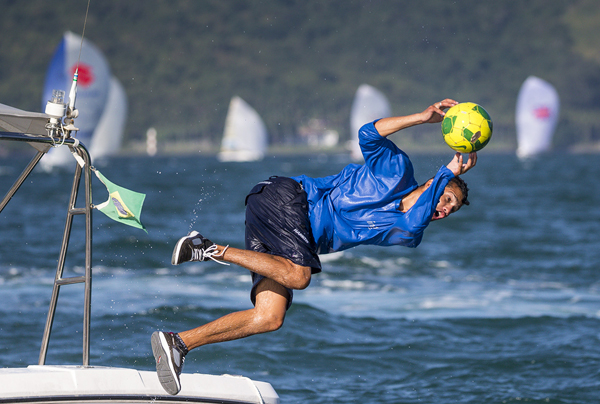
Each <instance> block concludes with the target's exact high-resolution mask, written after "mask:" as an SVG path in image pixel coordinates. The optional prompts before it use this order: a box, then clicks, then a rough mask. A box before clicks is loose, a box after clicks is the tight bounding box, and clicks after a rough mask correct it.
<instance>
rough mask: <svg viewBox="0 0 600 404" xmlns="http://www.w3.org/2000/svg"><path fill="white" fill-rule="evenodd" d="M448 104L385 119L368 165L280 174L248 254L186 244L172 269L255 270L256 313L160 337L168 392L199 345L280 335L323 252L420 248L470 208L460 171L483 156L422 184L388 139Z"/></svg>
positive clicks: (193, 240) (256, 208) (258, 192)
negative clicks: (206, 265)
mask: <svg viewBox="0 0 600 404" xmlns="http://www.w3.org/2000/svg"><path fill="white" fill-rule="evenodd" d="M456 104H458V103H457V102H456V101H454V100H451V99H445V100H443V101H441V102H439V103H436V104H434V105H431V106H429V107H428V108H427V109H425V110H424V111H423V112H421V113H416V114H412V115H407V116H400V117H392V118H383V119H380V120H377V121H375V122H372V123H367V124H366V125H364V126H363V127H362V128H361V129H360V131H359V143H360V147H361V150H362V153H363V157H364V159H365V164H364V165H358V164H350V165H348V166H346V167H345V168H344V169H343V170H342V171H341V172H340V173H338V174H335V175H332V176H329V177H324V178H310V177H307V176H305V175H301V176H297V177H292V178H287V177H271V178H269V179H268V180H265V181H262V182H260V183H258V184H257V185H256V186H255V187H254V188H252V190H251V191H250V193H249V195H248V196H247V197H246V249H238V248H233V247H229V246H222V245H219V244H215V243H213V242H212V241H210V240H209V239H207V238H205V237H203V236H202V235H201V234H200V233H198V232H197V231H192V232H191V233H189V234H188V235H187V236H185V237H182V238H181V239H179V241H178V242H177V244H176V246H175V249H174V251H173V256H172V260H171V261H172V264H174V265H178V264H181V263H183V262H188V261H207V260H214V261H217V262H219V263H232V264H236V265H239V266H241V267H243V268H246V269H248V270H250V271H251V272H252V280H253V285H252V289H251V292H250V298H251V301H252V303H253V304H254V308H252V309H249V310H245V311H239V312H234V313H231V314H228V315H226V316H224V317H221V318H219V319H216V320H214V321H212V322H210V323H208V324H204V325H201V326H199V327H197V328H194V329H192V330H188V331H183V332H179V333H173V332H162V331H156V332H154V333H153V334H152V338H151V342H152V351H153V354H154V357H155V359H156V370H157V373H158V378H159V380H160V382H161V384H162V386H163V387H164V389H165V390H166V391H167V392H168V393H170V394H177V393H178V392H179V391H180V389H181V384H180V381H179V375H180V373H181V369H182V366H183V361H184V358H185V355H186V354H187V353H188V352H189V351H190V350H192V349H194V348H197V347H199V346H202V345H207V344H213V343H216V342H224V341H231V340H235V339H239V338H244V337H248V336H250V335H254V334H259V333H264V332H269V331H275V330H277V329H279V328H280V327H281V326H282V324H283V320H284V318H285V314H286V311H287V309H288V308H289V307H290V305H291V303H292V298H293V290H294V289H304V288H306V287H307V286H308V285H309V283H310V279H311V275H312V274H315V273H318V272H321V263H320V261H319V256H318V254H327V253H331V252H334V251H342V250H346V249H348V248H351V247H354V246H357V245H361V244H375V245H380V246H393V245H402V246H406V247H417V246H418V245H419V244H420V243H421V239H422V237H423V231H424V230H425V228H426V227H427V226H428V225H429V223H430V222H431V221H435V220H440V219H443V218H446V217H448V216H449V215H451V214H453V213H454V212H456V211H458V210H459V209H460V208H461V207H462V206H463V205H468V204H469V202H468V199H467V197H468V188H467V186H466V184H465V183H464V181H463V180H462V179H461V178H460V177H459V175H461V174H464V173H466V172H467V171H469V170H470V169H471V168H473V167H474V166H475V164H476V162H477V154H476V153H474V152H473V153H470V154H469V159H468V161H467V162H466V163H464V164H463V157H462V155H461V154H460V153H456V154H455V156H454V158H453V159H452V161H450V163H449V164H448V165H447V166H442V167H441V168H440V169H439V170H438V171H437V173H436V174H435V176H434V177H432V178H430V179H429V180H428V181H426V182H425V183H424V184H422V185H418V183H417V182H416V180H415V178H414V172H413V166H412V163H411V161H410V159H409V157H408V155H406V154H405V153H404V152H403V151H402V150H400V149H399V148H398V147H397V146H396V145H395V144H394V143H393V142H392V141H391V140H389V139H388V138H387V137H388V136H389V135H391V134H393V133H396V132H398V131H400V130H402V129H405V128H408V127H411V126H415V125H420V124H423V123H436V122H441V121H442V119H443V116H444V110H445V109H447V108H450V107H452V106H454V105H456Z"/></svg>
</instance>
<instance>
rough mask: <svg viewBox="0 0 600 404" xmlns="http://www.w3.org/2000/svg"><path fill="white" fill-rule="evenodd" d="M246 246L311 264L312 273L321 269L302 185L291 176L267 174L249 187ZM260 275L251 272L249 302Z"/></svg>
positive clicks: (248, 248)
mask: <svg viewBox="0 0 600 404" xmlns="http://www.w3.org/2000/svg"><path fill="white" fill-rule="evenodd" d="M246 249H247V250H252V251H258V252H263V253H267V254H272V255H277V256H280V257H284V258H287V259H289V260H290V261H292V262H293V263H295V264H298V265H302V266H307V267H311V272H312V273H313V274H314V273H317V272H321V262H320V261H319V256H318V255H317V252H316V250H317V248H316V243H315V240H314V238H313V235H312V230H311V227H310V220H309V218H308V201H307V198H306V192H304V189H302V185H300V184H299V183H297V182H296V181H294V180H293V179H291V178H287V177H271V178H269V179H268V180H266V181H261V182H259V183H258V184H257V185H256V186H254V188H252V190H251V191H250V193H249V194H248V196H247V197H246ZM263 278H264V277H263V276H262V275H258V274H255V273H254V272H252V291H251V292H250V299H251V300H252V303H253V304H256V287H257V286H258V283H259V282H260V281H261V280H262V279H263ZM288 293H289V294H290V299H289V301H288V308H289V306H290V305H291V304H292V298H293V292H292V290H291V289H288Z"/></svg>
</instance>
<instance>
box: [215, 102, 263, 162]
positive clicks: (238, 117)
mask: <svg viewBox="0 0 600 404" xmlns="http://www.w3.org/2000/svg"><path fill="white" fill-rule="evenodd" d="M267 137H268V134H267V127H266V126H265V123H264V122H263V120H262V118H261V117H260V115H259V114H258V112H256V110H255V109H254V108H252V107H251V106H250V105H248V103H247V102H246V101H244V100H243V99H242V98H240V97H239V96H237V95H236V96H234V97H232V98H231V101H230V103H229V110H228V111H227V117H226V118H225V130H224V132H223V140H222V142H221V151H220V152H219V153H218V155H217V158H218V159H219V161H224V162H225V161H237V162H241V161H258V160H262V159H263V157H264V155H265V152H266V151H267V145H268V140H267Z"/></svg>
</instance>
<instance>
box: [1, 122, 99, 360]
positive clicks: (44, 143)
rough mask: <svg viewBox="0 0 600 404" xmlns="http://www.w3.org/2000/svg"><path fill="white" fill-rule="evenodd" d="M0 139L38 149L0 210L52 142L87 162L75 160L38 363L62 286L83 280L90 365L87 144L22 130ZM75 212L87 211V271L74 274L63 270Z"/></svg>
mask: <svg viewBox="0 0 600 404" xmlns="http://www.w3.org/2000/svg"><path fill="white" fill-rule="evenodd" d="M0 141H12V142H26V143H29V144H30V145H31V146H32V147H34V148H35V149H36V150H38V152H37V154H36V155H35V156H34V157H33V158H32V159H31V161H30V162H29V164H28V165H27V166H26V167H25V169H24V170H23V172H22V173H21V175H20V176H19V177H18V178H17V180H16V181H15V182H14V184H13V185H12V187H11V188H10V189H9V191H8V192H7V194H6V195H5V196H4V198H3V199H2V201H1V202H0V212H2V210H3V209H4V207H5V206H6V205H7V204H8V202H9V201H10V200H11V199H12V197H13V196H14V195H15V193H16V192H17V191H18V190H19V188H20V187H21V185H22V184H23V182H24V181H25V180H26V179H27V177H28V176H29V174H31V172H32V171H33V169H34V168H35V167H36V165H37V164H38V162H39V161H40V160H41V159H42V157H43V156H44V154H46V153H47V152H48V150H49V149H50V148H51V146H52V145H54V144H56V143H57V142H61V143H63V142H64V144H63V145H62V146H60V147H69V148H70V149H71V150H72V151H74V152H75V153H77V155H79V156H80V157H81V158H82V159H83V161H84V162H85V165H84V166H83V167H81V166H80V165H79V164H75V175H74V178H73V186H72V188H71V196H70V199H69V206H68V209H67V219H66V223H65V228H64V232H63V239H62V245H61V249H60V254H59V258H58V265H57V268H56V276H55V278H54V286H53V289H52V297H51V299H50V307H49V309H48V317H47V319H46V327H45V329H44V335H43V337H42V345H41V349H40V356H39V362H38V364H39V365H44V364H45V362H46V354H47V352H48V345H49V342H50V334H51V331H52V324H53V322H54V315H55V313H56V306H57V303H58V295H59V292H60V287H61V286H65V285H71V284H78V283H84V284H85V285H84V308H83V366H89V361H90V358H89V357H90V314H91V302H92V300H91V297H92V185H91V182H92V181H91V180H92V174H91V159H90V155H89V153H88V151H87V149H86V148H85V146H84V145H83V144H81V143H79V142H77V141H76V140H75V139H73V138H68V139H53V138H51V137H49V136H35V135H26V134H19V133H4V132H2V133H0ZM74 160H75V159H74ZM82 174H83V176H84V193H85V206H84V207H80V208H77V207H75V204H76V203H77V196H78V194H79V186H80V183H81V176H82ZM76 215H85V275H83V276H75V277H66V278H65V277H63V271H64V268H65V261H66V258H67V251H68V247H69V240H70V237H71V228H72V225H73V217H74V216H76Z"/></svg>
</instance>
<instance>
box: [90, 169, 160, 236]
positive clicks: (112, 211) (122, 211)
mask: <svg viewBox="0 0 600 404" xmlns="http://www.w3.org/2000/svg"><path fill="white" fill-rule="evenodd" d="M94 173H95V174H96V177H98V179H99V180H100V181H101V182H102V183H103V184H104V186H105V187H106V189H107V191H108V200H107V201H106V202H104V203H101V204H100V205H96V206H95V208H96V209H98V210H99V211H100V212H102V213H104V214H105V215H106V216H108V217H110V218H111V219H112V220H115V221H117V222H121V223H123V224H126V225H128V226H133V227H137V228H138V229H142V230H144V231H145V232H146V233H148V231H147V230H146V228H145V227H144V225H143V224H142V222H141V221H140V216H141V214H142V205H143V204H144V199H145V198H146V194H141V193H139V192H134V191H130V190H128V189H125V188H123V187H120V186H118V185H116V184H113V183H112V182H110V181H109V180H108V179H106V177H105V176H104V175H102V173H100V171H98V170H94Z"/></svg>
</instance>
